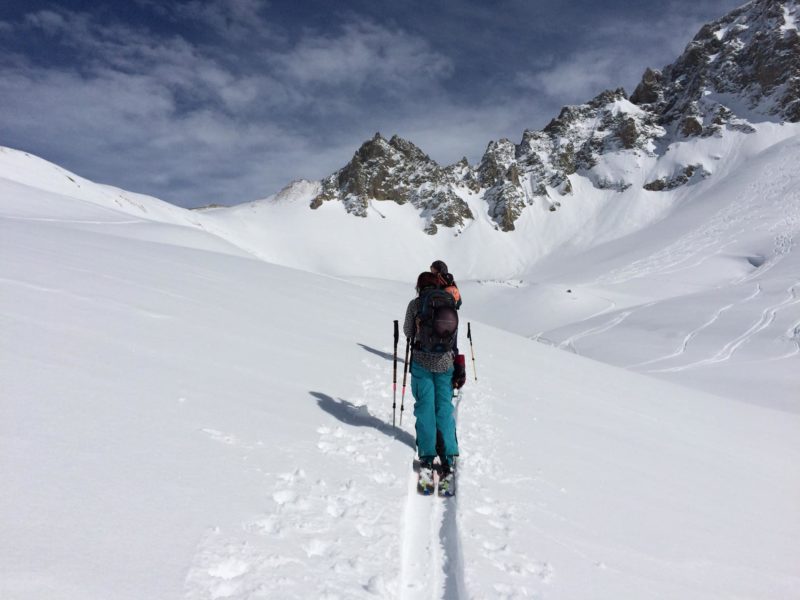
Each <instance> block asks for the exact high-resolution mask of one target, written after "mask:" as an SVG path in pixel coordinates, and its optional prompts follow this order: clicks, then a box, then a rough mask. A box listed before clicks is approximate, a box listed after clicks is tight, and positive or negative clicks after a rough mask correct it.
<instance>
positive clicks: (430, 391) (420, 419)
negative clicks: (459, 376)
mask: <svg viewBox="0 0 800 600" xmlns="http://www.w3.org/2000/svg"><path fill="white" fill-rule="evenodd" d="M411 392H412V393H413V394H414V417H416V419H417V423H416V429H417V451H418V452H419V457H420V459H421V460H427V459H431V460H432V459H433V457H435V456H436V430H437V429H438V430H439V432H441V434H442V438H443V440H444V451H445V455H446V456H447V457H448V459H449V458H450V457H451V456H458V442H457V441H456V421H455V415H453V369H452V368H451V369H450V370H448V371H447V372H445V373H433V372H431V371H428V369H424V368H423V367H421V366H419V365H418V364H417V363H415V362H413V361H412V362H411Z"/></svg>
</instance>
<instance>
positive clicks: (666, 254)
mask: <svg viewBox="0 0 800 600" xmlns="http://www.w3.org/2000/svg"><path fill="white" fill-rule="evenodd" d="M756 128H757V132H756V133H754V134H751V135H744V134H741V133H737V132H725V134H724V135H722V136H720V137H718V138H706V139H702V140H694V141H693V142H684V143H682V144H679V145H675V146H674V147H672V148H670V149H669V151H668V152H667V153H666V154H665V155H664V156H663V157H662V158H660V159H658V160H656V159H655V158H653V157H648V156H640V157H638V158H637V159H636V160H637V161H638V162H636V163H635V164H632V163H625V160H626V159H625V155H624V154H620V155H609V157H608V158H606V159H604V160H608V161H616V162H613V164H612V163H608V164H603V163H601V164H599V165H598V167H597V169H599V170H602V169H607V170H608V173H612V172H620V169H627V177H628V178H629V179H630V182H631V183H632V186H631V187H630V188H629V189H628V190H626V191H624V192H621V193H620V192H616V191H614V190H597V189H596V188H594V187H593V186H591V184H590V183H589V182H588V180H587V176H586V174H584V175H576V176H574V177H573V179H572V183H573V188H574V194H573V195H572V196H565V197H562V198H560V201H561V202H562V206H561V208H559V209H558V210H557V211H556V212H554V213H553V212H550V211H548V210H547V208H546V207H544V206H540V205H534V206H532V207H530V208H529V209H528V211H526V213H525V214H524V215H523V217H522V218H521V219H520V221H519V222H518V228H517V230H516V231H515V232H513V233H510V234H504V233H501V232H498V231H495V230H494V229H493V227H492V225H491V221H490V220H489V219H488V216H486V215H485V214H481V213H480V212H479V211H480V208H481V204H480V200H479V199H478V198H477V197H474V196H467V200H468V202H469V203H470V206H471V208H473V210H474V211H475V212H476V215H477V219H476V222H474V223H472V224H471V225H469V226H468V227H467V228H466V229H465V230H464V231H463V232H462V233H461V234H460V235H458V236H454V235H452V234H450V233H448V232H446V231H445V232H444V233H443V234H441V235H437V236H427V235H425V234H424V233H423V232H422V231H421V230H420V220H419V216H418V214H417V213H416V212H415V211H414V209H413V207H410V206H408V205H405V206H398V205H396V204H393V203H382V204H381V205H380V212H381V213H383V214H384V215H385V217H386V218H379V217H378V216H377V215H370V216H369V217H367V218H356V217H353V216H351V215H348V214H346V213H345V211H344V210H343V209H342V207H341V205H339V204H337V203H325V204H323V206H322V207H320V208H319V209H318V210H315V211H312V210H309V209H308V207H307V201H308V200H310V197H311V196H312V195H313V194H314V190H316V189H318V187H317V186H316V183H315V182H300V183H299V184H297V185H294V186H291V187H290V188H287V190H286V191H285V193H282V195H280V194H279V196H281V199H280V200H277V201H276V198H271V199H268V200H265V201H261V202H256V203H252V204H248V205H242V206H237V207H233V208H229V209H213V210H208V211H202V212H190V211H185V210H182V209H179V208H177V207H173V206H170V205H167V204H165V203H162V202H160V201H158V200H157V199H154V198H148V197H144V196H140V195H137V194H131V193H129V192H124V191H122V190H115V189H113V188H109V187H108V186H101V185H98V184H94V183H92V182H90V181H87V180H84V179H82V178H79V177H78V176H76V175H74V174H71V173H69V172H66V171H64V170H62V169H60V168H59V167H57V166H55V165H52V164H50V163H46V162H45V161H42V160H40V159H38V158H36V157H32V156H29V155H26V154H25V153H21V152H17V151H14V150H10V149H3V150H2V151H1V152H0V255H2V256H3V260H2V261H0V327H2V330H3V332H4V335H3V336H2V337H0V355H1V356H2V362H0V384H1V385H2V389H3V394H2V396H1V397H0V447H1V449H2V450H1V451H0V472H2V474H3V486H2V488H1V489H2V492H0V515H2V516H1V517H0V561H1V562H2V564H3V577H2V578H0V597H2V598H14V600H27V599H36V600H39V599H41V598H57V599H68V600H72V599H80V600H87V599H94V598H97V599H106V598H115V599H120V600H125V599H137V600H139V599H141V598H178V597H183V598H186V599H191V600H195V599H198V600H199V599H211V598H232V599H246V598H247V599H250V598H273V597H280V598H362V597H363V598H368V597H382V598H419V597H435V598H523V597H541V598H548V597H549V598H560V599H562V598H563V599H584V598H620V597H623V598H678V597H679V598H692V599H695V598H697V599H706V598H708V599H712V598H714V599H728V598H732V597H746V598H771V599H772V598H774V599H783V598H790V597H795V596H797V595H798V593H800V576H799V575H798V573H797V568H796V567H797V564H798V560H799V559H800V542H798V540H800V519H798V517H797V511H796V498H797V497H798V493H800V474H798V471H797V469H796V465H797V464H798V462H800V441H799V440H798V436H797V431H798V426H800V405H798V403H797V389H798V388H797V382H798V378H797V374H796V373H797V367H796V363H797V357H798V355H800V280H799V279H798V276H797V273H798V272H800V264H798V260H800V259H798V254H797V252H796V251H795V245H796V244H795V241H794V240H795V239H797V237H796V236H797V234H798V229H799V228H800V195H798V192H797V191H796V190H797V189H800V188H798V186H797V175H796V169H795V168H794V165H796V164H797V163H798V160H800V141H798V140H800V136H798V135H797V133H798V129H797V127H796V126H779V125H776V124H771V123H760V124H758V125H756ZM715 157H716V158H715ZM628 160H630V155H628ZM686 164H702V165H704V167H706V168H707V169H708V170H709V172H711V173H712V174H711V176H709V177H707V178H705V179H702V180H700V181H698V182H697V183H694V184H692V185H687V186H683V187H681V188H678V189H676V190H674V191H670V192H660V193H655V192H646V191H642V190H641V185H642V183H644V182H645V181H649V180H651V179H652V178H653V177H655V176H660V175H664V174H669V173H672V172H673V171H674V169H675V168H677V167H679V166H680V165H686ZM436 258H442V259H445V260H446V262H448V263H449V264H450V266H451V270H452V271H453V272H454V273H455V274H456V276H457V278H458V280H459V284H460V286H461V289H462V294H463V296H464V299H465V305H464V307H463V309H462V315H461V317H462V321H463V322H466V321H470V322H471V323H472V331H473V336H474V342H475V346H474V350H475V361H476V362H475V364H476V366H477V380H475V377H474V375H473V371H472V367H471V365H470V366H468V373H469V375H470V379H469V381H468V384H467V386H466V387H465V389H464V392H463V395H462V396H461V398H460V399H459V400H458V405H457V415H458V431H459V442H460V446H461V448H462V451H463V455H462V457H461V460H460V465H459V495H458V496H457V497H456V498H453V499H448V500H444V499H439V498H423V497H419V496H417V495H416V493H415V492H414V490H413V485H414V480H413V476H412V473H411V461H412V458H413V455H414V450H413V444H414V441H413V440H414V438H413V414H412V412H411V407H412V404H413V399H412V398H411V394H410V393H407V394H406V398H405V409H406V410H405V412H404V419H403V425H402V427H398V428H397V429H393V428H392V427H391V419H392V408H391V405H392V392H391V352H392V348H391V321H392V320H393V319H400V318H402V315H403V311H404V308H405V306H406V304H407V302H408V300H409V299H410V296H411V295H412V293H413V285H412V282H413V279H414V277H415V275H416V274H417V273H418V272H419V271H421V270H424V269H425V267H426V266H427V265H428V264H430V262H431V261H432V260H433V259H436ZM536 340H540V341H541V342H544V343H539V342H537V341H536ZM460 342H461V346H462V351H466V353H467V354H469V348H468V347H467V340H466V339H465V335H464V332H463V331H462V336H461V339H460ZM565 350H567V351H565ZM467 362H471V361H470V360H469V356H468V361H467ZM401 368H402V365H401ZM398 396H400V393H398ZM399 404H400V398H399V397H398V405H399ZM398 409H399V407H398ZM398 412H399V411H398ZM398 416H399V414H398Z"/></svg>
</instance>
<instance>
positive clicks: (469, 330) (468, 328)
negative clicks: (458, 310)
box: [467, 321, 472, 339]
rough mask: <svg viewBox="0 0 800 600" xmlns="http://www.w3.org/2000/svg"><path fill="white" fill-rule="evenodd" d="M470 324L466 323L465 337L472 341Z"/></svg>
mask: <svg viewBox="0 0 800 600" xmlns="http://www.w3.org/2000/svg"><path fill="white" fill-rule="evenodd" d="M470 325H471V323H470V322H469V321H467V337H468V338H469V339H472V329H471V328H470Z"/></svg>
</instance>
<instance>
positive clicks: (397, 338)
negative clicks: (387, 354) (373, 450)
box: [392, 319, 400, 427]
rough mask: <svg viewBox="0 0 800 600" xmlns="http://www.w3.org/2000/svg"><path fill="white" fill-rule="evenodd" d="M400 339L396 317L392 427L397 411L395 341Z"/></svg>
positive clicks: (395, 355)
mask: <svg viewBox="0 0 800 600" xmlns="http://www.w3.org/2000/svg"><path fill="white" fill-rule="evenodd" d="M399 340H400V330H399V328H398V325H397V319H395V321H394V375H393V376H392V427H394V426H395V425H394V416H395V414H396V412H397V342H398V341H399Z"/></svg>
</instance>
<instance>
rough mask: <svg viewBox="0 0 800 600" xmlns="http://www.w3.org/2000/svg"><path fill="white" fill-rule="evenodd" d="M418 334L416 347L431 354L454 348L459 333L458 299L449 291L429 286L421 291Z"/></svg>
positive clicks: (418, 309)
mask: <svg viewBox="0 0 800 600" xmlns="http://www.w3.org/2000/svg"><path fill="white" fill-rule="evenodd" d="M417 323H418V325H417V335H416V343H415V344H414V347H415V348H417V349H418V350H420V351H421V352H427V353H429V354H442V353H444V352H451V351H452V350H453V342H454V341H455V339H456V334H457V333H458V312H457V311H456V301H455V300H454V299H453V296H451V295H450V294H449V293H448V292H446V291H444V290H441V289H438V288H427V289H424V290H422V291H421V292H420V295H419V304H418V307H417Z"/></svg>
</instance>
